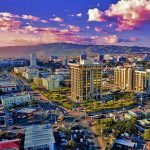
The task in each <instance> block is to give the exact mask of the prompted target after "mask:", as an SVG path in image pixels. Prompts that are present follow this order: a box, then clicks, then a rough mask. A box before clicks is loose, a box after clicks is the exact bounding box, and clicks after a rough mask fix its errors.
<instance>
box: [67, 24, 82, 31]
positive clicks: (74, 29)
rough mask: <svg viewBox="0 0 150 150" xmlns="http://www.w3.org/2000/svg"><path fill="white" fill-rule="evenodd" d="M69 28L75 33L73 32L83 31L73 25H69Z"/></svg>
mask: <svg viewBox="0 0 150 150" xmlns="http://www.w3.org/2000/svg"><path fill="white" fill-rule="evenodd" d="M68 28H69V29H70V30H71V31H73V32H80V31H81V29H80V27H77V26H73V25H68Z"/></svg>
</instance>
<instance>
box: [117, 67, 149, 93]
mask: <svg viewBox="0 0 150 150" xmlns="http://www.w3.org/2000/svg"><path fill="white" fill-rule="evenodd" d="M114 83H115V85H117V86H118V87H119V88H121V89H124V90H128V91H130V90H133V91H136V92H144V91H147V92H150V69H147V70H146V71H139V70H136V69H135V67H134V66H125V67H120V66H118V67H116V68H115V69H114Z"/></svg>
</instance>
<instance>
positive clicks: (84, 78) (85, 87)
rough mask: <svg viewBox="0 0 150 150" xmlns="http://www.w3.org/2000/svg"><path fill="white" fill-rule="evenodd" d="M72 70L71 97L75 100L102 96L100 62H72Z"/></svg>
mask: <svg viewBox="0 0 150 150" xmlns="http://www.w3.org/2000/svg"><path fill="white" fill-rule="evenodd" d="M69 66H70V70H71V97H72V98H73V99H75V100H88V99H100V98H101V76H102V75H101V73H102V66H101V64H99V63H93V62H89V61H88V60H87V61H85V60H84V61H83V62H82V61H80V63H70V64H69Z"/></svg>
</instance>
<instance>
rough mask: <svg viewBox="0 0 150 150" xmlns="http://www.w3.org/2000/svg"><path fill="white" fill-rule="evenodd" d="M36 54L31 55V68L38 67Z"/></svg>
mask: <svg viewBox="0 0 150 150" xmlns="http://www.w3.org/2000/svg"><path fill="white" fill-rule="evenodd" d="M36 65H37V64H36V54H35V53H31V54H30V66H36Z"/></svg>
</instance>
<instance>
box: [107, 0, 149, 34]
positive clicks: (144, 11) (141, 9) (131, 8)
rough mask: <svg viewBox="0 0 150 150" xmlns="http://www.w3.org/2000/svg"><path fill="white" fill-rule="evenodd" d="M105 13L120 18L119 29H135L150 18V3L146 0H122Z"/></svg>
mask: <svg viewBox="0 0 150 150" xmlns="http://www.w3.org/2000/svg"><path fill="white" fill-rule="evenodd" d="M105 14H106V15H107V16H108V17H117V18H118V28H117V30H118V31H123V30H133V29H135V28H137V27H140V26H141V25H142V24H143V23H144V22H146V21H149V20H150V3H149V1H146V0H140V1H137V0H132V1H124V0H121V1H119V2H118V3H117V4H112V5H111V6H110V8H109V10H107V11H105Z"/></svg>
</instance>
